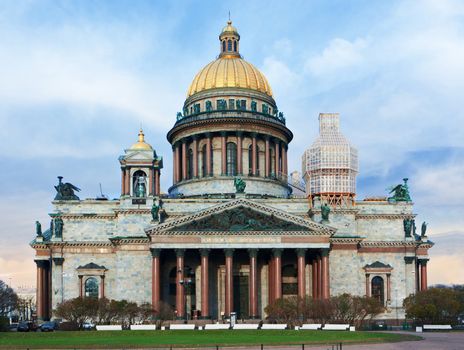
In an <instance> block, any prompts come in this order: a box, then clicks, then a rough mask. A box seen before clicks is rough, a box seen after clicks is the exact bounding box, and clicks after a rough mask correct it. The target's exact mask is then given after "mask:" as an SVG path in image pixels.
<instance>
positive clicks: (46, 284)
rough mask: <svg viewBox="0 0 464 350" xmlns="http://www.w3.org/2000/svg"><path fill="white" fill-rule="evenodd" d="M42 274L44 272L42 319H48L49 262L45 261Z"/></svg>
mask: <svg viewBox="0 0 464 350" xmlns="http://www.w3.org/2000/svg"><path fill="white" fill-rule="evenodd" d="M43 274H44V277H43V278H44V283H43V287H44V291H43V295H44V298H43V299H44V319H45V320H49V319H50V297H51V294H50V290H51V278H50V277H51V276H50V265H49V262H48V261H47V262H46V263H45V268H44V269H43Z"/></svg>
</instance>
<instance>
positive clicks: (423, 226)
mask: <svg viewBox="0 0 464 350" xmlns="http://www.w3.org/2000/svg"><path fill="white" fill-rule="evenodd" d="M426 232H427V223H426V222H425V221H424V222H423V223H422V227H421V237H425V233H426Z"/></svg>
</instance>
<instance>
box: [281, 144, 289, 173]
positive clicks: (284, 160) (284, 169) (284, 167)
mask: <svg viewBox="0 0 464 350" xmlns="http://www.w3.org/2000/svg"><path fill="white" fill-rule="evenodd" d="M282 172H283V173H284V175H285V177H286V176H287V175H288V174H287V150H286V148H285V145H284V144H283V143H282Z"/></svg>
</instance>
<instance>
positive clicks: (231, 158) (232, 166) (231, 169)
mask: <svg viewBox="0 0 464 350" xmlns="http://www.w3.org/2000/svg"><path fill="white" fill-rule="evenodd" d="M226 158H227V164H226V174H227V175H228V176H235V175H237V145H236V144H235V143H233V142H228V143H227V146H226Z"/></svg>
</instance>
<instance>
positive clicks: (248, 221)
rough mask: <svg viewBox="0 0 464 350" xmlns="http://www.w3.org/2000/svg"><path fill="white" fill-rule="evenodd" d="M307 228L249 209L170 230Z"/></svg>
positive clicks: (232, 230)
mask: <svg viewBox="0 0 464 350" xmlns="http://www.w3.org/2000/svg"><path fill="white" fill-rule="evenodd" d="M307 230H308V228H307V227H304V226H301V225H297V224H295V223H293V222H289V221H285V220H282V219H280V218H277V217H276V216H274V215H272V214H271V215H266V214H263V213H260V212H258V211H255V210H252V209H250V208H247V207H244V206H240V207H237V208H233V209H229V210H225V211H222V212H219V213H214V214H212V215H210V216H208V217H204V218H201V219H198V220H192V221H191V222H188V223H186V224H184V225H180V226H177V227H174V228H172V229H171V230H170V231H171V232H176V231H184V232H185V231H230V232H239V231H307Z"/></svg>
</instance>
